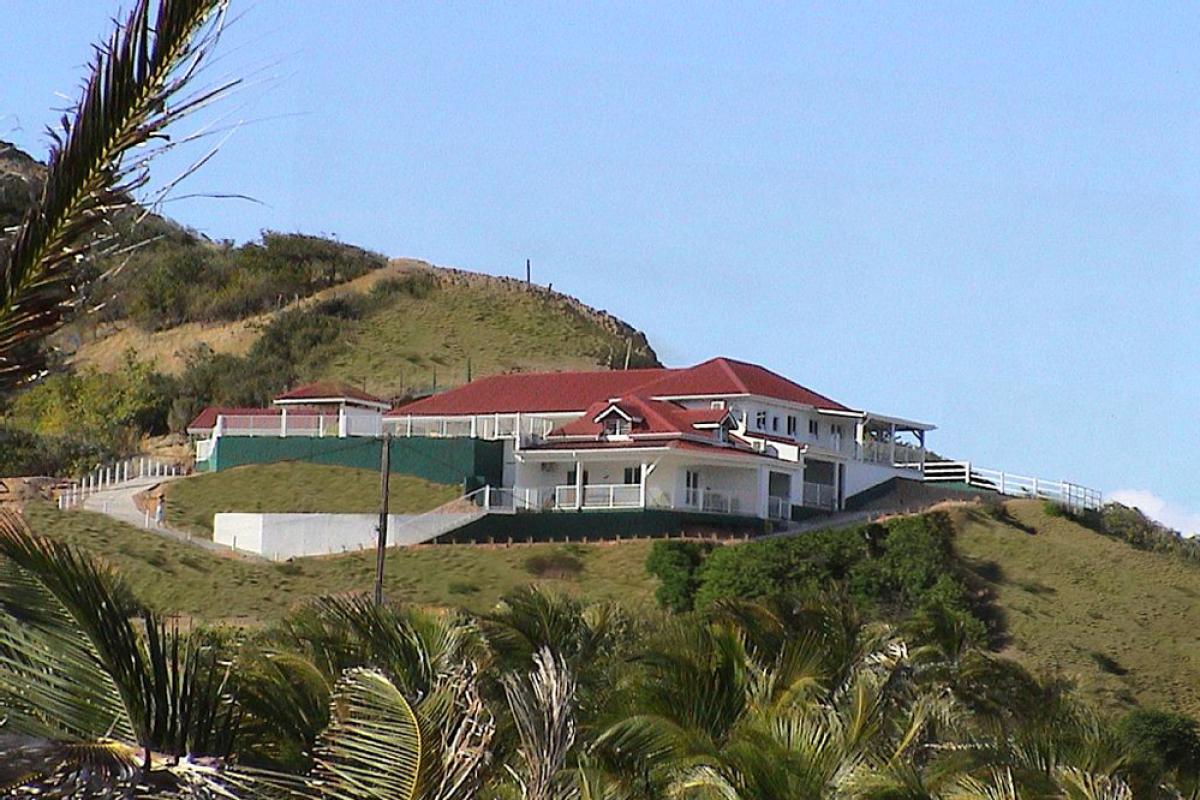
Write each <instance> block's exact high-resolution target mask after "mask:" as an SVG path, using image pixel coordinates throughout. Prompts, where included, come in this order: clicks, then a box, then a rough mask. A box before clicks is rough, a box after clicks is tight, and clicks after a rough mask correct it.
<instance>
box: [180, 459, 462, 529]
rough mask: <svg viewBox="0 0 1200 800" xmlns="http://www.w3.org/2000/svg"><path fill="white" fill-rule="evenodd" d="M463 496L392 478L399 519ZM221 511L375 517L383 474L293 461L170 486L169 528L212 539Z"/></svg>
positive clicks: (201, 476)
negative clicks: (350, 514)
mask: <svg viewBox="0 0 1200 800" xmlns="http://www.w3.org/2000/svg"><path fill="white" fill-rule="evenodd" d="M460 494H461V490H460V489H459V487H457V486H446V485H444V484H440V483H430V482H429V481H425V480H421V479H420V478H414V477H411V476H408V475H392V476H391V480H390V482H389V486H388V495H389V501H388V502H389V506H390V508H391V511H392V513H393V514H416V513H420V512H422V511H428V510H430V509H432V508H437V507H438V506H440V505H441V504H442V503H446V502H448V501H450V500H453V499H454V498H456V497H458V496H459V495H460ZM218 511H248V512H253V511H261V512H268V513H269V512H296V513H302V512H321V511H323V512H328V513H372V512H378V511H379V473H377V472H374V471H372V470H365V469H352V468H350V467H333V466H324V465H321V464H305V463H299V462H288V463H281V464H256V465H253V466H246V467H236V468H234V469H230V470H225V471H223V472H211V473H201V474H199V475H193V476H191V477H188V478H184V479H182V480H178V481H174V482H172V483H169V484H167V523H168V524H169V525H171V526H172V527H175V528H180V529H183V530H190V531H192V532H194V533H196V534H198V535H201V536H206V537H211V536H212V524H213V514H215V513H217V512H218Z"/></svg>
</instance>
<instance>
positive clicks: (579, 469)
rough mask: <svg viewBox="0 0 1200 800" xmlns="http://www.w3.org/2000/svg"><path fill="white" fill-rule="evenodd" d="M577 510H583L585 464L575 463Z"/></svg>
mask: <svg viewBox="0 0 1200 800" xmlns="http://www.w3.org/2000/svg"><path fill="white" fill-rule="evenodd" d="M575 508H576V510H578V509H581V508H583V462H582V461H576V462H575Z"/></svg>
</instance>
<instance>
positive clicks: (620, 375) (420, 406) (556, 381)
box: [388, 369, 674, 416]
mask: <svg viewBox="0 0 1200 800" xmlns="http://www.w3.org/2000/svg"><path fill="white" fill-rule="evenodd" d="M673 371H674V370H668V369H628V370H603V371H596V372H525V373H515V374H511V375H492V376H491V377H488V378H480V379H479V380H476V381H472V382H471V383H468V384H466V385H465V386H460V387H458V388H457V389H451V390H450V391H447V392H443V393H441V394H435V395H433V396H431V397H425V398H422V399H420V400H416V401H414V402H412V403H406V404H405V405H402V406H399V407H398V408H395V409H392V410H391V411H390V412H388V415H389V416H405V415H407V414H415V415H421V414H430V415H455V414H514V413H517V412H520V413H522V414H537V413H552V412H572V411H573V412H576V413H578V412H580V411H582V410H584V409H585V408H588V407H589V406H591V405H592V404H593V403H596V402H598V401H602V400H608V399H609V398H612V397H619V396H621V395H625V394H628V393H629V392H630V391H631V390H632V389H634V388H635V387H636V386H638V385H639V384H642V383H646V382H647V381H650V380H653V379H655V378H661V377H663V376H664V375H666V374H668V373H670V372H673Z"/></svg>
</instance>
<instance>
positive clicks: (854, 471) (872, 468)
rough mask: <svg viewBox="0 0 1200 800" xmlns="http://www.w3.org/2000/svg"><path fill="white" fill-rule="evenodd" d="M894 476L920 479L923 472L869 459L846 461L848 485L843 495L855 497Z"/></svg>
mask: <svg viewBox="0 0 1200 800" xmlns="http://www.w3.org/2000/svg"><path fill="white" fill-rule="evenodd" d="M892 478H908V479H910V480H920V479H921V473H920V472H917V471H916V470H912V469H897V468H895V467H888V466H885V465H883V464H872V463H870V462H867V461H847V462H846V486H845V488H844V491H843V496H844V497H846V498H850V497H853V496H854V495H856V494H858V493H859V492H863V491H866V490H867V489H870V488H871V487H872V486H878V485H879V484H881V483H883V482H884V481H886V480H890V479H892Z"/></svg>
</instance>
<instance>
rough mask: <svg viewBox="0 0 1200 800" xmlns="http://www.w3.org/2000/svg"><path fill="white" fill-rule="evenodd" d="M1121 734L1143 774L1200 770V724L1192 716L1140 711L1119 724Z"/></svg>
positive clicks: (1130, 714)
mask: <svg viewBox="0 0 1200 800" xmlns="http://www.w3.org/2000/svg"><path fill="white" fill-rule="evenodd" d="M1117 735H1118V736H1120V738H1121V739H1122V740H1123V741H1124V742H1125V744H1126V746H1127V747H1128V752H1129V756H1130V759H1131V761H1132V762H1133V763H1134V764H1135V765H1136V767H1140V769H1138V771H1139V772H1151V773H1160V774H1161V773H1162V772H1170V771H1176V772H1181V773H1185V774H1189V775H1194V774H1195V773H1196V772H1197V771H1198V770H1200V725H1198V724H1197V722H1196V720H1194V719H1192V718H1191V717H1186V716H1184V715H1183V714H1177V713H1175V712H1171V711H1156V710H1152V709H1137V710H1136V711H1132V712H1130V713H1129V714H1128V715H1127V716H1126V717H1125V718H1124V719H1122V720H1121V721H1120V722H1119V723H1118V724H1117Z"/></svg>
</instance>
